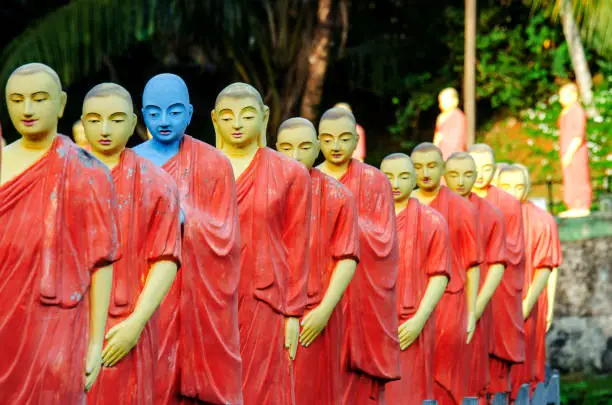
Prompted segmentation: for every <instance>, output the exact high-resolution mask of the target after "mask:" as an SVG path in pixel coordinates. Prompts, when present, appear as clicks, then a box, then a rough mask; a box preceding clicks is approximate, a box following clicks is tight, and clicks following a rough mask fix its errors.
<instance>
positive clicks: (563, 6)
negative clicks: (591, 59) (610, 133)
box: [524, 0, 612, 115]
mask: <svg viewBox="0 0 612 405" xmlns="http://www.w3.org/2000/svg"><path fill="white" fill-rule="evenodd" d="M524 1H525V2H526V3H527V4H530V5H531V6H532V7H534V8H536V7H543V8H545V9H546V10H547V11H549V13H550V15H551V17H552V18H553V19H555V20H556V19H558V18H559V16H561V24H562V25H563V34H564V36H565V41H566V42H567V46H568V50H569V54H570V58H571V61H572V67H573V69H574V75H575V76H576V82H577V83H578V87H579V89H580V97H581V99H582V101H583V102H584V104H585V105H586V107H587V111H588V112H589V113H590V115H593V114H595V113H596V111H595V109H594V108H593V80H592V77H591V71H590V69H589V65H588V62H587V60H586V57H585V52H584V47H583V44H582V41H581V36H582V38H583V39H585V40H586V41H587V43H589V44H590V45H592V46H593V47H595V48H596V49H598V50H599V52H601V53H602V54H608V55H612V1H610V0H524ZM576 21H578V22H579V23H580V27H579V26H578V24H577V23H576Z"/></svg>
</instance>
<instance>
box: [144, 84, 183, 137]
mask: <svg viewBox="0 0 612 405" xmlns="http://www.w3.org/2000/svg"><path fill="white" fill-rule="evenodd" d="M142 105H143V107H142V115H143V117H144V122H145V125H146V126H147V129H148V130H149V132H150V133H151V135H152V137H153V138H154V139H155V140H156V141H158V142H161V143H174V142H178V141H180V140H181V139H182V138H183V135H185V129H186V128H187V126H188V125H189V123H190V122H191V116H192V115H193V106H192V105H191V104H189V92H188V90H187V85H186V84H185V82H184V81H183V80H182V79H181V78H180V77H178V76H176V75H172V74H161V75H157V76H155V77H154V78H152V79H151V80H149V82H148V83H147V85H146V86H145V89H144V92H143V94H142Z"/></svg>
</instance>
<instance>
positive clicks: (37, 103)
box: [6, 72, 66, 139]
mask: <svg viewBox="0 0 612 405" xmlns="http://www.w3.org/2000/svg"><path fill="white" fill-rule="evenodd" d="M6 104H7V107H8V112H9V115H10V117H11V121H12V122H13V125H14V126H15V129H17V131H18V132H19V133H20V134H21V135H22V136H24V137H26V138H30V139H39V138H42V137H43V136H45V135H47V134H49V133H50V132H55V131H57V121H58V120H59V118H61V116H62V115H63V114H64V107H65V106H66V93H64V92H63V91H62V89H61V88H59V86H58V84H57V82H56V81H55V80H53V78H52V77H51V76H50V75H49V74H47V73H45V72H38V73H32V74H27V75H26V74H24V75H20V74H16V75H13V76H11V77H10V78H9V80H8V82H7V83H6Z"/></svg>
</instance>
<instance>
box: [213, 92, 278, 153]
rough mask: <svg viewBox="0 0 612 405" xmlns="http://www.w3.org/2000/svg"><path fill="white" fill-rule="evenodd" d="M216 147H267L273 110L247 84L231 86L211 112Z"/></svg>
mask: <svg viewBox="0 0 612 405" xmlns="http://www.w3.org/2000/svg"><path fill="white" fill-rule="evenodd" d="M210 115H211V118H212V122H213V126H214V127H215V134H216V143H217V148H219V149H222V148H235V149H243V148H246V147H248V146H252V145H253V144H257V145H258V146H260V147H264V146H266V130H267V128H268V119H269V117H270V109H269V108H268V106H267V105H265V104H264V103H263V99H262V98H261V94H260V93H259V91H257V89H255V87H253V86H251V85H250V84H246V83H240V82H238V83H232V84H230V85H229V86H227V87H226V88H224V89H223V90H221V92H220V93H219V95H218V96H217V100H216V101H215V108H214V109H213V110H212V111H211V114H210Z"/></svg>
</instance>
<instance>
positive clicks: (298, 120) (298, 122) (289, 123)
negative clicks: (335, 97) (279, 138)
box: [278, 117, 317, 141]
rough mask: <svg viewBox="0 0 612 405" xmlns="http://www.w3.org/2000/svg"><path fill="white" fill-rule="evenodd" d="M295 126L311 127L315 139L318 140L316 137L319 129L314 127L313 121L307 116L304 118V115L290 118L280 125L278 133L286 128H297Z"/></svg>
mask: <svg viewBox="0 0 612 405" xmlns="http://www.w3.org/2000/svg"><path fill="white" fill-rule="evenodd" d="M295 128H306V129H310V131H311V132H312V136H313V138H314V139H313V141H316V139H317V130H316V128H315V127H314V125H313V124H312V122H310V121H308V120H307V119H306V118H302V117H294V118H289V119H288V120H286V121H284V122H283V123H282V124H280V126H279V127H278V133H279V134H280V133H281V132H282V131H284V130H287V129H295Z"/></svg>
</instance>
